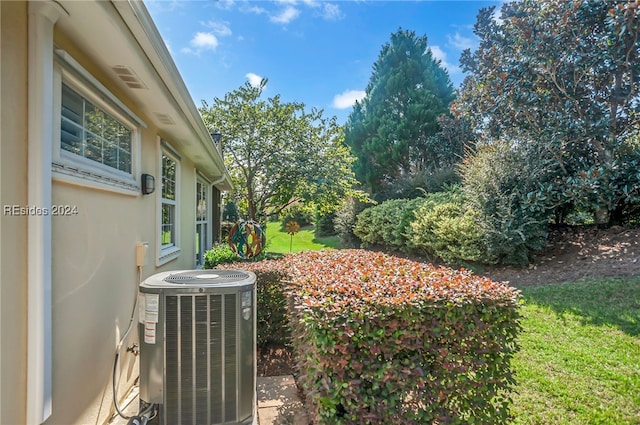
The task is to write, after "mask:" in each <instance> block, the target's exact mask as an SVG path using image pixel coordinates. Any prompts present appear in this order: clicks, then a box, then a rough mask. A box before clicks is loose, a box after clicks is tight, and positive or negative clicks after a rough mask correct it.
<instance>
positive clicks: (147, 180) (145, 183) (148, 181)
mask: <svg viewBox="0 0 640 425" xmlns="http://www.w3.org/2000/svg"><path fill="white" fill-rule="evenodd" d="M154 190H156V178H155V177H153V176H152V175H151V174H143V175H142V194H143V195H151V194H152V193H153V191H154Z"/></svg>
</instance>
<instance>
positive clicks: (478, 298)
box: [282, 250, 519, 425]
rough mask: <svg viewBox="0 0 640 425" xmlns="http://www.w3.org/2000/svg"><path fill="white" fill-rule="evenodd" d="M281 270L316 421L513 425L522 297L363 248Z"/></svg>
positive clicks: (306, 257)
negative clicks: (514, 358) (512, 395)
mask: <svg viewBox="0 0 640 425" xmlns="http://www.w3.org/2000/svg"><path fill="white" fill-rule="evenodd" d="M282 261H283V262H284V263H285V264H286V267H287V268H288V273H289V279H290V280H291V283H290V285H289V289H288V292H287V294H288V297H289V298H290V314H291V315H292V316H291V328H292V337H293V344H294V352H295V354H296V357H297V361H298V366H299V369H300V377H299V382H300V384H301V386H302V388H303V389H304V391H305V395H306V401H307V404H308V406H307V407H308V408H310V409H311V411H312V414H313V418H312V420H313V421H314V423H317V424H319V425H322V424H331V425H340V424H383V423H384V424H391V425H392V424H427V423H452V424H463V423H471V422H472V421H473V422H474V423H484V424H488V423H491V424H500V423H507V420H508V418H509V412H508V409H509V403H510V395H509V389H510V388H511V387H512V385H513V377H512V375H511V371H510V360H511V358H512V356H513V354H514V353H515V352H516V350H517V344H516V336H517V334H518V332H519V324H518V320H519V315H518V296H519V295H518V291H516V290H514V289H513V288H511V287H509V286H507V285H506V284H499V283H495V282H492V281H490V280H489V279H486V278H480V277H477V276H473V275H471V274H470V273H468V272H465V271H460V272H457V271H454V270H451V269H446V268H434V267H432V266H428V265H425V264H421V263H415V262H412V261H409V260H404V259H400V258H397V257H392V256H388V255H385V254H381V253H374V252H369V251H362V250H329V251H319V252H304V253H299V254H295V255H292V256H288V257H285V259H283V260H282Z"/></svg>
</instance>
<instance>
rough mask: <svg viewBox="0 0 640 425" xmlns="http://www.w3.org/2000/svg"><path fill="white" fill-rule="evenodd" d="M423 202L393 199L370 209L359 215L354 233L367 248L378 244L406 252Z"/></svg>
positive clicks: (417, 199)
mask: <svg viewBox="0 0 640 425" xmlns="http://www.w3.org/2000/svg"><path fill="white" fill-rule="evenodd" d="M423 201H424V199H422V198H415V199H392V200H389V201H385V202H383V203H381V204H379V205H376V206H373V207H369V208H367V209H365V210H364V211H362V212H361V213H360V214H358V216H357V218H356V224H355V227H354V229H353V233H354V234H355V235H356V236H357V237H358V238H360V240H361V241H362V242H363V244H364V245H365V246H367V245H376V244H377V245H382V246H384V247H386V248H389V249H396V250H405V251H406V250H408V244H407V242H408V239H407V231H408V229H409V225H410V223H411V222H412V221H413V220H414V218H415V210H416V209H417V208H418V206H419V205H420V204H421V203H422V202H423Z"/></svg>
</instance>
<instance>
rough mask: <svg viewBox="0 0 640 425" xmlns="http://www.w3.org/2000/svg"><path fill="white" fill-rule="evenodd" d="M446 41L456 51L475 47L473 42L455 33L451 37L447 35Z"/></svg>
mask: <svg viewBox="0 0 640 425" xmlns="http://www.w3.org/2000/svg"><path fill="white" fill-rule="evenodd" d="M447 39H448V40H449V44H450V45H451V46H453V47H455V48H456V49H458V50H464V49H473V48H474V47H475V42H474V41H473V39H472V38H469V37H465V36H463V35H460V33H459V32H456V33H455V34H454V35H453V36H452V35H451V34H447Z"/></svg>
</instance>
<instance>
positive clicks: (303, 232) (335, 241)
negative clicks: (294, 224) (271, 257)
mask: <svg viewBox="0 0 640 425" xmlns="http://www.w3.org/2000/svg"><path fill="white" fill-rule="evenodd" d="M340 247H341V246H340V239H339V238H338V237H337V236H329V237H316V236H315V231H314V228H313V226H307V227H303V228H301V229H300V231H299V232H298V233H296V234H295V235H294V236H293V238H292V237H291V235H289V234H288V233H287V232H286V231H283V230H282V229H281V223H280V222H269V223H267V252H271V253H279V254H285V253H288V252H300V251H307V250H312V251H315V250H320V249H324V248H340ZM290 248H291V251H289V249H290Z"/></svg>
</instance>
